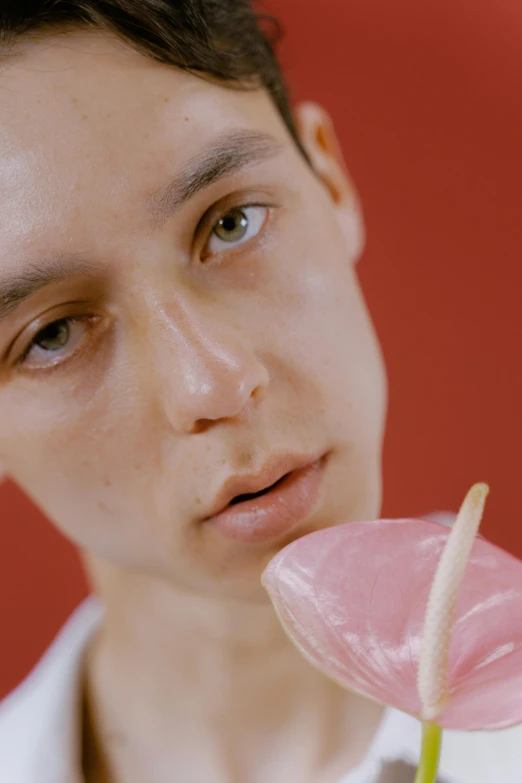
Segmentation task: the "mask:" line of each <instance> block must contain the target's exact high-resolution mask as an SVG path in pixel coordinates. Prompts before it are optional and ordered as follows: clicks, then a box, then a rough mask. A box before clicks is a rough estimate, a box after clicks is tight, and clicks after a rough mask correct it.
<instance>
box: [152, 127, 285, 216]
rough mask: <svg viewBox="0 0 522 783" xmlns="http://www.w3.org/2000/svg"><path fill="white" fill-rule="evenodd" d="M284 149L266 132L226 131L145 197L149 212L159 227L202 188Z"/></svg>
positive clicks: (272, 156)
mask: <svg viewBox="0 0 522 783" xmlns="http://www.w3.org/2000/svg"><path fill="white" fill-rule="evenodd" d="M283 149H284V144H283V142H282V141H281V140H279V139H276V137H275V136H272V135H271V134H269V133H263V132H260V131H251V130H246V129H244V130H243V129H241V130H236V131H232V132H228V133H226V134H223V135H222V136H220V137H218V138H217V140H214V141H213V143H212V145H211V146H209V147H207V148H206V149H204V150H203V151H202V152H199V153H198V154H197V155H195V156H194V157H193V158H191V159H189V161H188V162H187V163H186V164H185V166H184V167H183V168H182V169H181V171H179V172H178V173H177V174H175V176H174V177H173V178H172V179H170V180H169V181H168V182H167V183H166V184H165V185H163V186H161V187H160V188H159V189H158V190H157V191H155V192H154V193H153V194H152V195H151V196H149V198H148V200H147V201H148V208H149V212H150V214H151V216H152V218H153V220H154V222H155V227H156V228H158V227H160V226H161V225H162V224H163V223H164V222H165V221H166V220H167V219H168V218H169V217H171V216H172V215H173V214H175V213H176V212H177V211H178V210H180V209H181V207H183V206H184V205H185V204H186V203H187V202H188V201H190V200H191V199H192V198H194V196H196V195H197V194H198V193H199V192H200V191H201V190H203V189H204V188H208V187H209V186H210V185H212V184H213V183H214V182H217V181H218V180H219V179H222V178H223V177H226V176H231V175H232V174H235V173H237V172H238V171H241V170H243V169H246V168H250V166H254V165H256V164H258V163H262V162H263V161H265V160H268V159H270V158H274V157H275V156H276V155H278V154H279V153H280V152H281V151H282V150H283Z"/></svg>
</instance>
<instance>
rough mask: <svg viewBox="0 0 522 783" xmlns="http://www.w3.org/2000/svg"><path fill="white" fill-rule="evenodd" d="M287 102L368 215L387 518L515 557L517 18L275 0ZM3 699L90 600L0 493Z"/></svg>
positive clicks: (24, 515) (515, 0)
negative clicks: (385, 408) (336, 155)
mask: <svg viewBox="0 0 522 783" xmlns="http://www.w3.org/2000/svg"><path fill="white" fill-rule="evenodd" d="M270 8H271V9H273V10H274V11H275V12H276V13H277V14H278V15H279V16H280V18H281V19H282V21H283V23H284V25H285V27H286V29H287V34H286V40H285V43H284V46H283V48H282V50H281V53H282V59H283V63H284V65H285V66H286V69H287V73H288V75H289V78H290V82H291V85H292V88H293V92H294V96H295V98H296V99H301V98H312V99H315V100H319V101H321V102H322V103H324V105H325V106H326V107H327V108H328V109H329V110H330V111H331V113H332V114H333V117H334V120H335V123H336V125H337V128H338V132H339V135H340V139H341V142H342V145H343V148H344V151H345V156H346V159H347V162H348V166H349V168H350V169H351V172H352V175H353V177H354V179H355V182H356V184H357V186H358V188H359V191H360V194H361V196H362V201H363V204H364V207H365V214H366V222H367V229H368V247H367V251H366V253H365V257H364V259H363V261H362V262H361V265H360V274H361V277H362V281H363V285H364V288H365V291H366V294H367V297H368V300H369V304H370V309H371V311H372V313H373V315H374V318H375V322H376V325H377V329H378V332H379V334H380V338H381V341H382V344H383V347H384V352H385V355H386V360H387V364H388V372H389V379H390V413H389V423H388V432H387V439H386V446H385V457H384V477H385V495H384V509H383V515H386V516H403V515H416V514H422V513H425V512H427V511H429V510H435V509H441V508H442V509H451V510H457V508H458V506H459V504H460V502H461V500H462V499H463V496H464V494H465V493H466V491H467V489H468V488H469V486H470V485H471V484H472V483H473V482H475V481H479V480H481V481H488V482H489V483H490V486H491V494H490V496H489V499H488V504H487V510H486V515H485V518H484V523H483V527H482V532H483V533H484V534H485V535H486V536H487V537H488V538H490V539H491V540H493V541H494V542H495V543H497V544H499V545H500V546H502V547H504V548H506V549H508V550H510V551H511V552H513V553H514V554H516V555H518V556H519V557H522V528H521V499H520V494H519V489H520V476H519V473H520V470H521V464H520V458H519V453H518V446H519V443H520V440H521V436H522V416H521V413H520V407H521V402H522V371H521V361H520V359H521V345H522V340H521V337H522V315H521V296H520V291H521V286H522V272H521V259H522V220H521V214H520V207H521V198H520V190H521V183H522V155H521V142H522V101H521V95H522V67H521V65H522V63H521V59H522V58H521V51H522V48H521V46H522V5H521V4H520V2H519V0H462V2H460V3H455V0H423V2H422V3H418V2H417V0H393V2H391V1H390V0H322V2H320V3H318V2H310V1H309V0H271V3H270ZM0 500H1V504H2V514H1V519H0V542H1V546H0V575H1V576H0V580H1V581H0V586H1V589H0V628H1V629H2V638H1V642H2V644H1V649H2V655H1V666H0V696H1V695H2V694H4V693H5V692H7V690H9V689H10V688H11V687H13V686H14V685H15V684H16V683H17V682H18V681H19V680H20V679H21V678H22V677H23V676H24V675H25V674H26V673H27V672H28V670H29V668H30V667H31V666H32V665H33V664H34V663H35V661H36V659H37V658H38V656H39V655H40V653H41V652H42V651H43V649H44V648H45V647H46V646H47V644H48V643H49V642H50V641H51V639H52V637H53V635H54V634H55V632H56V631H57V630H58V628H59V626H60V625H61V624H62V622H63V621H64V619H65V618H66V616H67V615H68V613H69V612H70V611H71V610H72V609H73V607H74V606H75V605H76V604H77V603H78V602H79V600H80V599H81V598H82V597H83V596H84V595H85V593H86V583H85V580H84V578H83V575H82V573H81V571H80V567H79V564H78V559H77V557H76V554H75V552H74V550H73V549H72V547H71V545H70V544H69V543H68V542H66V541H65V540H64V539H63V538H62V537H61V536H60V535H59V534H58V533H57V532H55V531H54V530H53V529H52V528H51V526H50V525H49V524H48V522H47V521H46V520H45V519H44V518H43V517H42V515H41V514H40V513H39V512H38V511H37V510H36V509H35V508H34V506H33V505H32V503H31V502H30V501H29V500H28V499H27V498H25V496H23V495H22V494H21V493H20V491H19V490H18V489H17V488H16V487H15V486H14V485H13V484H11V483H8V484H6V485H5V486H4V487H2V488H1V489H0Z"/></svg>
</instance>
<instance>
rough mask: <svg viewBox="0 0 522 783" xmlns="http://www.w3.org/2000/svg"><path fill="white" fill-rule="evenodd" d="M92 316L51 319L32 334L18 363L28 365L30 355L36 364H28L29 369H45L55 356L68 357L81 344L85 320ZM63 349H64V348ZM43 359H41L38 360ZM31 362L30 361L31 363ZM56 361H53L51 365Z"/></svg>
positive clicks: (86, 326) (85, 324)
mask: <svg viewBox="0 0 522 783" xmlns="http://www.w3.org/2000/svg"><path fill="white" fill-rule="evenodd" d="M92 320H93V319H92V316H82V317H81V318H73V317H68V318H60V319H59V320H57V321H52V322H51V323H49V324H47V326H45V327H44V328H43V329H40V331H39V332H38V333H37V334H36V335H35V336H34V338H33V339H32V340H31V342H30V343H29V345H28V346H27V348H26V349H25V350H24V352H23V354H22V356H21V357H20V358H19V359H18V362H17V364H18V365H24V366H27V365H28V360H29V358H30V357H32V358H33V359H36V362H37V363H36V366H34V365H33V366H32V367H31V365H30V366H29V369H39V368H41V369H45V367H49V366H51V364H50V362H49V360H55V359H57V358H60V359H62V360H63V359H64V355H65V357H66V358H69V357H70V355H71V354H72V353H74V352H75V348H76V347H77V346H78V345H79V344H81V343H82V342H83V340H84V337H85V332H86V330H88V324H87V323H86V321H89V322H90V321H92ZM64 349H65V350H64ZM39 360H43V361H39ZM31 364H32V363H31ZM56 364H57V362H56V361H53V362H52V365H53V366H54V365H56Z"/></svg>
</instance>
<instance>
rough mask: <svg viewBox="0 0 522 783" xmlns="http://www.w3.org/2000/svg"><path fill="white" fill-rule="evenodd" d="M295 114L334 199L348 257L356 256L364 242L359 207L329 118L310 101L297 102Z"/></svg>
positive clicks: (317, 170) (316, 167)
mask: <svg viewBox="0 0 522 783" xmlns="http://www.w3.org/2000/svg"><path fill="white" fill-rule="evenodd" d="M294 116H295V122H296V126H297V132H298V134H299V138H300V141H301V144H302V145H303V147H304V148H305V150H306V152H307V153H308V156H309V158H310V161H311V163H312V166H313V168H314V170H315V173H316V174H317V175H318V176H319V178H320V179H321V181H322V182H323V184H324V185H325V186H326V188H327V190H328V192H329V194H330V197H331V199H332V201H333V202H334V205H335V208H336V211H337V215H338V219H339V225H340V228H341V230H342V232H343V234H344V236H345V239H346V242H347V246H348V248H349V253H350V257H351V258H352V259H354V260H357V259H358V258H359V257H360V255H361V253H362V251H363V249H364V244H365V231H364V221H363V216H362V209H361V205H360V202H359V197H358V195H357V191H356V189H355V186H354V184H353V182H352V180H351V178H350V175H349V173H348V169H347V166H346V163H345V160H344V157H343V153H342V150H341V145H340V144H339V140H338V138H337V134H336V132H335V129H334V125H333V122H332V118H331V117H330V115H329V114H328V112H327V111H326V109H323V107H322V106H320V105H319V104H318V103H313V102H311V101H306V102H305V103H300V104H298V106H297V107H295V109H294Z"/></svg>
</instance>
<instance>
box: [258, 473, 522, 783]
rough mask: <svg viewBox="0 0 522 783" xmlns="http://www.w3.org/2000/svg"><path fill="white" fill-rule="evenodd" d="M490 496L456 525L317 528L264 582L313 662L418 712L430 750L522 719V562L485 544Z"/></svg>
mask: <svg viewBox="0 0 522 783" xmlns="http://www.w3.org/2000/svg"><path fill="white" fill-rule="evenodd" d="M488 491H489V490H488V487H487V486H486V485H484V484H476V485H475V486H474V487H472V489H471V490H470V492H469V493H468V495H467V496H466V499H465V501H464V503H463V504H462V507H461V509H460V511H459V514H458V515H457V519H456V521H455V523H454V525H453V528H452V529H449V528H447V527H446V526H444V525H441V524H439V523H437V522H430V521H427V520H421V519H379V520H375V521H366V522H351V523H348V524H344V525H339V526H337V527H332V528H327V529H325V530H320V531H317V532H314V533H310V534H308V535H306V536H303V537H302V538H300V539H298V540H296V541H294V542H293V543H291V544H289V545H288V546H286V547H285V548H284V549H282V550H281V551H280V552H279V553H278V554H277V555H276V556H275V557H274V558H273V559H272V560H271V561H270V563H269V564H268V566H267V568H266V569H265V571H264V573H263V576H262V582H263V584H264V586H265V588H266V589H267V591H268V593H269V595H270V598H271V600H272V602H273V604H274V607H275V610H276V612H277V614H278V616H279V619H280V620H281V623H282V625H283V627H284V628H285V630H286V632H287V633H288V635H289V636H290V638H291V639H292V640H293V641H294V643H295V644H296V645H297V646H298V648H299V649H300V650H301V652H302V653H303V655H305V657H306V658H307V659H308V660H309V661H310V662H311V663H312V664H314V665H315V666H317V667H318V668H319V669H321V670H322V671H323V672H324V673H325V674H327V675H328V676H329V677H331V678H332V679H333V680H335V681H336V682H338V683H339V684H340V685H342V686H344V687H346V688H348V689H350V690H352V691H356V692H357V693H360V694H362V695H364V696H367V697H368V698H370V699H373V700H374V701H378V702H381V703H382V704H387V705H390V706H392V707H395V708H397V709H400V710H402V711H404V712H407V713H409V714H411V715H413V716H415V717H417V718H418V719H419V720H421V721H422V722H423V727H424V728H425V730H426V731H425V736H424V740H425V742H426V743H427V745H428V746H429V745H430V742H432V740H431V739H430V732H431V733H432V732H433V726H437V727H442V728H449V729H460V730H465V731H473V730H490V729H500V728H506V727H508V726H513V725H515V724H517V723H522V562H520V561H519V560H517V559H516V558H515V557H513V556H512V555H510V554H508V553H507V552H505V551H503V550H502V549H500V548H499V547H497V546H495V545H494V544H491V543H489V542H488V541H486V540H485V539H483V538H481V537H478V538H477V537H476V533H477V530H478V526H479V523H480V520H481V516H482V512H483V508H484V503H485V498H486V495H487V493H488ZM435 741H436V740H433V742H435ZM426 752H427V751H426ZM417 779H418V780H419V781H420V780H422V781H424V780H431V779H433V778H429V777H425V778H424V777H418V778H417Z"/></svg>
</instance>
